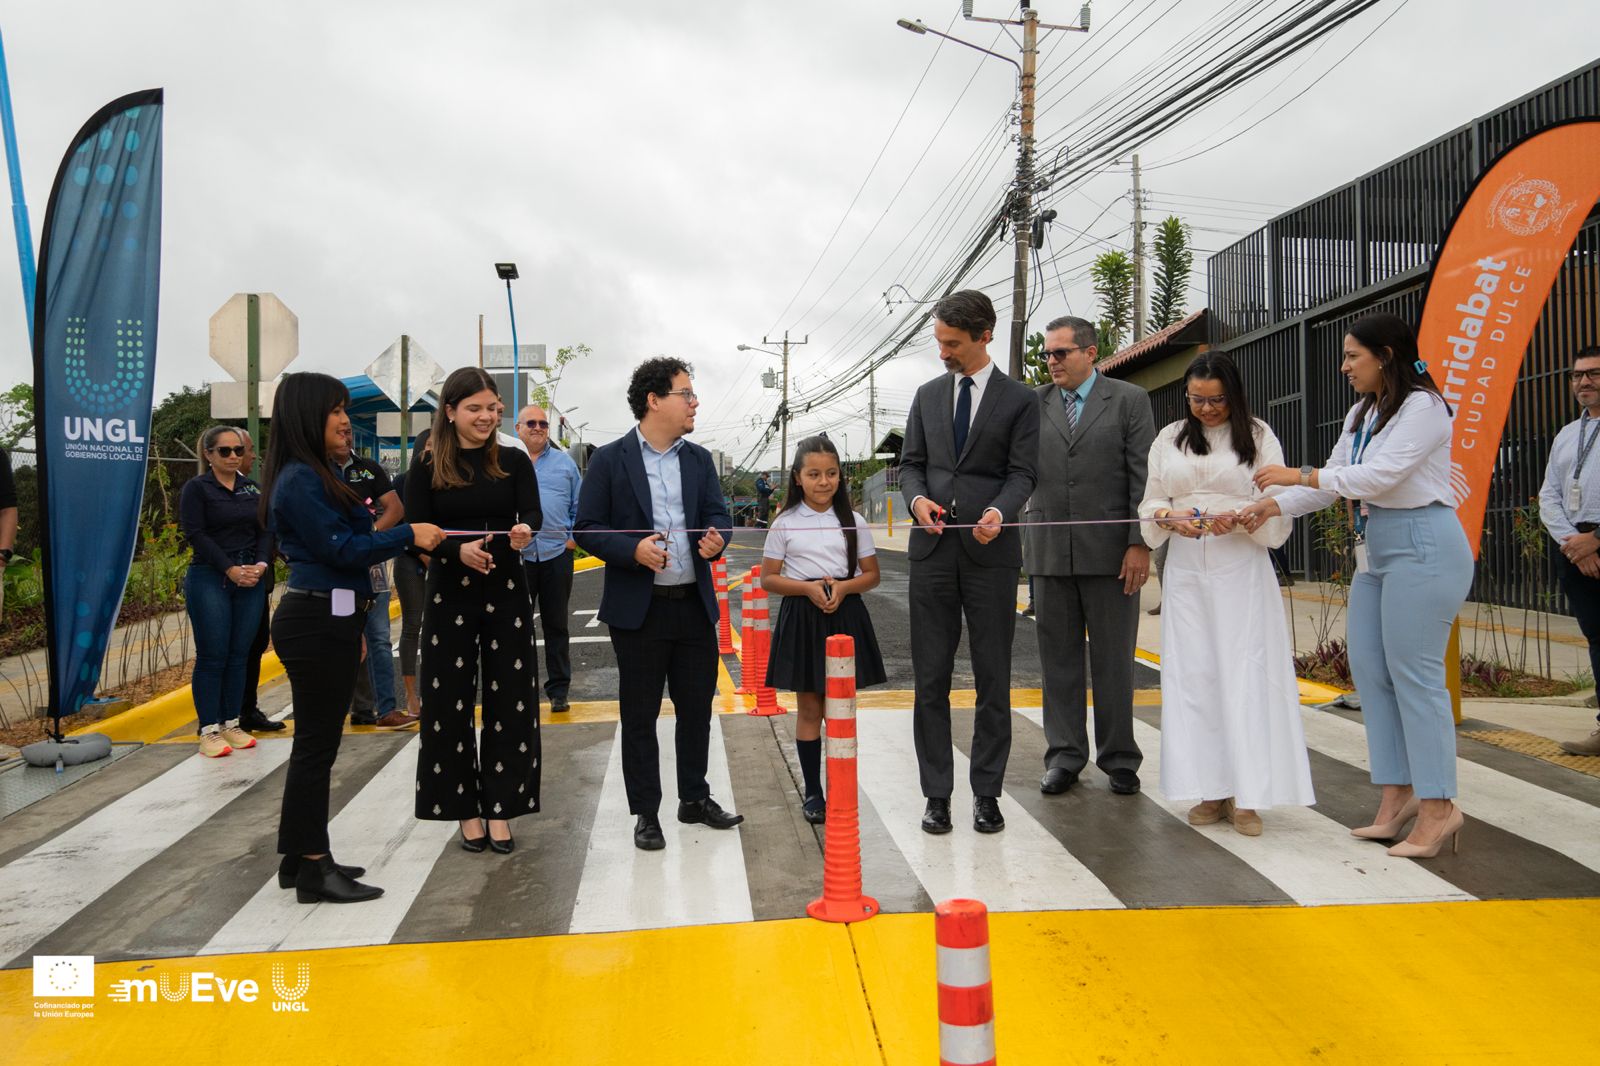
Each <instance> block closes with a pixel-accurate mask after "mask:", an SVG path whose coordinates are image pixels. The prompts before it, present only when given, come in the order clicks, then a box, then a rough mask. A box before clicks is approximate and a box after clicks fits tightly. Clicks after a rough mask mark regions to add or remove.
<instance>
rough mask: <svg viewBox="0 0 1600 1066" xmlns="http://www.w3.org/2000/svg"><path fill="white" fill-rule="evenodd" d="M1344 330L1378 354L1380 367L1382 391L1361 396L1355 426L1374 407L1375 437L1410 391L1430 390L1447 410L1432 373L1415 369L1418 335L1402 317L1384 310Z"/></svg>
mask: <svg viewBox="0 0 1600 1066" xmlns="http://www.w3.org/2000/svg"><path fill="white" fill-rule="evenodd" d="M1345 332H1346V333H1347V334H1349V335H1350V336H1352V337H1354V338H1355V339H1356V342H1357V343H1358V344H1360V345H1361V346H1362V347H1363V348H1366V349H1367V350H1368V351H1370V352H1371V353H1372V354H1373V355H1374V356H1375V357H1377V360H1378V364H1379V365H1380V366H1381V367H1382V368H1383V390H1382V391H1381V392H1378V393H1370V392H1369V393H1367V394H1366V395H1365V396H1363V397H1362V398H1361V404H1360V406H1359V407H1358V408H1357V409H1356V417H1355V422H1354V423H1353V424H1354V425H1358V426H1359V425H1360V424H1361V423H1362V422H1364V421H1365V420H1366V417H1367V415H1368V414H1369V413H1371V411H1372V408H1373V407H1374V406H1376V407H1377V408H1378V422H1377V424H1376V425H1374V426H1373V427H1372V434H1373V436H1377V435H1378V433H1379V432H1380V431H1381V430H1382V429H1383V427H1384V426H1387V425H1388V424H1389V419H1391V418H1393V417H1394V416H1395V412H1397V411H1399V410H1400V405H1401V404H1403V403H1405V402H1406V397H1408V396H1410V395H1411V394H1412V393H1413V392H1419V391H1420V392H1431V393H1432V394H1433V395H1435V396H1438V397H1439V402H1440V403H1443V404H1444V405H1445V408H1446V409H1447V410H1448V409H1449V406H1450V405H1449V404H1448V403H1447V402H1446V401H1445V398H1444V396H1443V395H1442V394H1441V393H1440V392H1439V386H1438V385H1436V384H1434V381H1433V375H1432V374H1429V373H1428V371H1427V370H1426V369H1423V370H1418V369H1417V366H1416V364H1417V360H1418V358H1419V357H1418V355H1417V335H1416V333H1414V332H1413V331H1412V329H1411V325H1410V324H1409V323H1408V322H1406V320H1405V319H1403V318H1401V317H1400V316H1399V315H1391V314H1388V313H1386V312H1379V313H1378V314H1373V315H1362V316H1361V317H1360V318H1358V319H1356V320H1355V321H1354V322H1352V323H1350V328H1349V329H1347V330H1345Z"/></svg>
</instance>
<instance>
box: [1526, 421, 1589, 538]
mask: <svg viewBox="0 0 1600 1066" xmlns="http://www.w3.org/2000/svg"><path fill="white" fill-rule="evenodd" d="M1596 433H1600V419H1595V418H1590V419H1587V420H1585V419H1582V418H1580V419H1578V420H1577V421H1576V422H1568V423H1567V424H1566V425H1565V426H1562V427H1561V432H1560V433H1557V434H1556V439H1555V443H1553V444H1551V445H1550V459H1549V461H1548V463H1547V464H1546V466H1545V468H1544V487H1543V488H1541V489H1540V490H1539V518H1540V520H1541V521H1542V522H1544V528H1545V529H1546V530H1548V531H1549V533H1550V535H1551V536H1552V537H1554V538H1555V541H1556V543H1557V544H1560V543H1561V542H1562V541H1564V540H1566V539H1567V538H1568V537H1570V536H1572V535H1573V534H1574V533H1576V532H1577V531H1578V530H1577V528H1576V526H1577V523H1579V522H1593V523H1595V524H1596V525H1600V446H1594V445H1591V447H1592V448H1593V450H1592V451H1590V452H1589V455H1588V457H1587V458H1585V459H1584V462H1583V470H1582V471H1581V472H1580V473H1579V474H1578V484H1579V486H1580V489H1581V491H1582V499H1581V500H1580V502H1579V505H1578V509H1577V510H1575V511H1574V510H1572V509H1571V508H1569V507H1568V506H1567V490H1568V488H1569V486H1571V484H1572V473H1573V470H1574V469H1575V468H1576V467H1577V465H1578V449H1579V445H1580V444H1581V443H1582V442H1583V441H1584V440H1588V439H1590V438H1592V437H1593V435H1594V434H1596Z"/></svg>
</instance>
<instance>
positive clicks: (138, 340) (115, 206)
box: [33, 89, 162, 720]
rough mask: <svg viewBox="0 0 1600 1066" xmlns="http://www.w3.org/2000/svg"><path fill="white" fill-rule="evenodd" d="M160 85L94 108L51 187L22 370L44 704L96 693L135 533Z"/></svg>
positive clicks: (63, 709)
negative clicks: (28, 370) (44, 662)
mask: <svg viewBox="0 0 1600 1066" xmlns="http://www.w3.org/2000/svg"><path fill="white" fill-rule="evenodd" d="M161 113H162V90H160V89H149V90H146V91H144V92H139V93H133V94H131V95H128V96H124V97H122V98H121V99H119V100H114V101H112V102H111V103H109V104H107V105H106V106H105V107H103V108H101V109H100V110H99V112H97V113H96V114H95V116H94V117H93V118H91V119H90V120H89V121H88V122H87V123H85V124H84V126H83V128H82V129H81V130H79V131H78V136H77V137H76V138H75V139H74V140H73V142H72V144H71V146H70V148H69V149H68V150H67V155H66V158H65V159H63V160H62V162H61V169H60V170H59V171H57V173H56V181H55V185H54V186H53V187H52V188H51V190H50V205H49V207H48V208H47V209H46V211H45V216H44V233H43V236H42V239H41V240H40V247H39V287H38V291H37V294H36V296H35V303H34V323H35V330H34V340H33V375H34V402H35V405H36V410H35V416H36V424H37V426H38V436H39V480H40V482H41V484H40V486H39V498H40V504H41V509H42V516H43V526H44V537H43V540H44V544H43V548H44V571H45V598H44V605H45V629H46V639H47V643H48V651H49V661H50V713H51V714H52V715H53V716H55V717H56V718H57V719H58V720H59V719H60V717H61V716H62V715H65V714H71V713H73V712H74V711H76V710H78V709H79V708H80V707H82V706H83V703H84V702H85V701H86V700H88V699H89V698H90V697H92V696H93V695H94V690H95V685H96V683H97V682H98V681H99V680H100V665H101V663H102V661H103V660H104V658H105V651H106V644H107V642H108V641H109V640H110V637H111V631H112V629H113V628H114V627H115V625H116V621H117V611H118V610H119V608H120V607H121V605H122V591H123V588H124V587H125V585H126V583H127V579H128V568H129V565H130V563H131V562H132V559H133V551H134V547H135V545H136V543H137V540H138V535H139V508H140V505H141V503H142V502H143V499H144V481H145V465H146V449H147V447H148V440H149V436H150V412H151V407H152V402H151V400H152V394H153V391H154V387H155V363H156V310H157V304H158V297H159V294H160V281H161Z"/></svg>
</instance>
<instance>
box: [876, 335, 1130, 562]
mask: <svg viewBox="0 0 1600 1066" xmlns="http://www.w3.org/2000/svg"><path fill="white" fill-rule="evenodd" d="M955 379H956V376H955V375H954V374H941V375H939V376H938V377H936V378H934V379H933V380H932V381H929V382H927V383H926V384H924V385H923V386H922V387H921V388H919V389H918V390H917V395H916V398H915V399H914V400H912V402H911V411H910V413H909V414H908V415H907V416H906V442H905V446H904V447H903V448H902V449H901V452H900V491H901V493H903V494H904V496H905V499H906V509H907V511H908V512H909V511H910V508H911V502H912V501H913V500H915V499H916V498H917V497H918V496H926V497H928V499H930V500H932V501H933V502H934V503H936V504H938V505H940V506H941V507H943V508H944V509H945V510H946V512H948V513H947V514H946V515H945V521H946V522H953V523H956V524H964V525H970V524H972V523H974V522H977V521H978V519H980V518H982V517H983V512H984V511H985V510H987V509H988V508H990V507H993V508H996V509H997V510H999V512H1000V517H1001V521H1003V522H1008V523H1009V522H1015V521H1017V517H1018V516H1019V515H1020V514H1021V513H1022V506H1023V504H1024V503H1025V502H1026V501H1027V499H1028V494H1029V493H1030V492H1032V491H1033V486H1034V481H1035V477H1036V462H1037V456H1038V453H1039V404H1038V401H1037V400H1036V399H1035V398H1034V396H1033V393H1032V391H1031V390H1030V389H1029V388H1028V386H1026V385H1023V384H1022V383H1020V382H1017V381H1013V380H1012V379H1011V378H1008V377H1006V376H1005V374H1003V373H1001V371H1000V368H999V367H998V366H997V367H995V369H994V373H993V375H992V376H991V377H990V378H989V383H988V384H987V385H986V386H984V389H983V399H982V401H981V402H979V404H978V409H977V410H976V411H974V412H972V422H971V423H970V428H969V429H968V430H967V443H966V446H965V447H964V448H963V449H962V450H961V454H960V455H956V454H955V450H956V438H955V428H954V423H955V416H954V412H955ZM1140 487H1141V488H1143V484H1142V483H1141V485H1140ZM940 536H945V537H949V536H957V537H959V538H960V540H961V546H962V548H963V549H965V550H966V553H967V555H968V557H969V558H971V559H972V560H973V562H976V563H979V564H980V565H983V566H1013V567H1015V566H1021V565H1022V539H1021V537H1020V536H1018V533H1017V529H1016V527H1014V526H1009V527H1008V528H1006V529H1005V530H1003V531H1002V532H1001V534H1000V535H999V536H998V537H996V538H995V539H994V540H992V541H990V542H989V543H988V544H979V543H978V542H977V540H976V539H975V538H974V537H973V536H972V530H970V529H961V530H951V531H948V532H946V533H943V534H940ZM938 541H939V537H936V536H934V535H932V534H930V533H927V532H926V531H924V530H921V529H916V528H914V529H912V531H911V539H910V540H909V541H908V542H907V546H906V554H907V555H908V556H910V557H911V558H912V559H924V558H926V557H927V556H928V555H929V554H930V553H931V552H932V551H933V549H934V548H935V547H937V545H938Z"/></svg>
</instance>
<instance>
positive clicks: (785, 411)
mask: <svg viewBox="0 0 1600 1066" xmlns="http://www.w3.org/2000/svg"><path fill="white" fill-rule="evenodd" d="M810 341H811V334H809V333H807V334H806V339H805V340H803V341H791V340H790V339H789V331H788V330H784V331H783V402H782V403H780V404H779V405H778V414H779V415H780V417H781V418H782V423H781V426H782V430H781V432H782V436H781V438H780V439H781V441H782V443H781V444H779V446H778V448H779V451H778V461H779V463H780V464H783V465H787V464H788V462H789V348H790V346H791V345H793V346H794V347H796V348H798V347H799V346H800V345H802V344H808V343H810ZM761 343H762V344H776V343H777V342H776V341H769V340H767V338H766V335H765V334H763V335H762V337H761Z"/></svg>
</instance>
